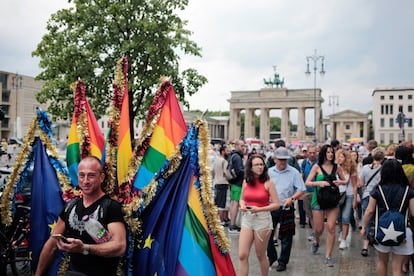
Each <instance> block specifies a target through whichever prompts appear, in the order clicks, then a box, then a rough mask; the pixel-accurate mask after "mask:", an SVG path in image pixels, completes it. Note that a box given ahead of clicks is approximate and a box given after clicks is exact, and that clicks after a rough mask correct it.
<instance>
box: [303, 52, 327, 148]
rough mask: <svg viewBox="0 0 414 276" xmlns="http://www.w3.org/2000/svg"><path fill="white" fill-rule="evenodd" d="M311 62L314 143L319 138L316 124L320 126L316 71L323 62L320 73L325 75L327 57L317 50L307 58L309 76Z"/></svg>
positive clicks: (307, 73)
mask: <svg viewBox="0 0 414 276" xmlns="http://www.w3.org/2000/svg"><path fill="white" fill-rule="evenodd" d="M309 61H313V105H314V106H313V107H314V116H315V118H314V143H316V142H317V140H318V138H317V136H316V135H317V134H316V124H319V123H320V122H319V118H318V119H317V118H316V117H317V114H316V71H317V70H318V61H320V62H321V70H320V71H319V73H320V74H321V76H322V77H323V76H324V75H325V70H324V61H325V56H320V55H318V53H317V50H316V49H315V52H314V54H313V56H307V57H306V62H307V64H306V72H305V74H306V75H307V76H309V75H310V73H311V72H310V70H309Z"/></svg>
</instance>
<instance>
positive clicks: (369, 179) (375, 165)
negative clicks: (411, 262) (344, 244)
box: [358, 147, 385, 257]
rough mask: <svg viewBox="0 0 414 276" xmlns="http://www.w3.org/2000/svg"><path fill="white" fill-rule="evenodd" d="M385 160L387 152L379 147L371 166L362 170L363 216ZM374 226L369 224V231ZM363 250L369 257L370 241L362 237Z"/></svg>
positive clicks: (375, 150) (360, 180) (360, 176)
mask: <svg viewBox="0 0 414 276" xmlns="http://www.w3.org/2000/svg"><path fill="white" fill-rule="evenodd" d="M384 158H385V151H384V149H383V148H382V147H377V148H375V149H374V150H373V151H372V159H373V160H374V161H373V162H372V163H371V164H367V165H364V166H363V167H362V169H361V173H360V175H359V180H358V186H359V187H361V188H362V198H361V201H362V202H361V207H362V216H364V213H365V211H366V209H367V207H368V203H369V199H370V197H369V194H370V193H371V191H372V190H373V189H374V188H375V187H376V186H377V184H378V182H379V180H380V172H381V167H382V163H383V161H384ZM372 226H373V222H370V223H369V224H368V231H367V233H369V232H370V230H371V228H372ZM362 238H363V239H362V249H361V255H362V256H364V257H367V256H368V245H369V241H368V239H367V237H362Z"/></svg>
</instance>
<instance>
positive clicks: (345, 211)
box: [338, 195, 354, 224]
mask: <svg viewBox="0 0 414 276" xmlns="http://www.w3.org/2000/svg"><path fill="white" fill-rule="evenodd" d="M353 201H354V196H353V195H347V196H346V199H345V203H344V204H342V205H341V206H339V214H338V222H342V223H343V224H350V222H351V212H352V210H353V209H352V202H353Z"/></svg>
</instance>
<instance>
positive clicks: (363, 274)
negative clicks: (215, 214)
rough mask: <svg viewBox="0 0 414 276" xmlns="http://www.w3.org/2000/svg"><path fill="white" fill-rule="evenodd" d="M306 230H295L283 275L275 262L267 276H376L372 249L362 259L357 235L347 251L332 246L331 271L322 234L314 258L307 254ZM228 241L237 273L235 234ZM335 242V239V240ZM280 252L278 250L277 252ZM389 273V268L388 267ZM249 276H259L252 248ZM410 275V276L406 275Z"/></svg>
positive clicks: (307, 230)
mask: <svg viewBox="0 0 414 276" xmlns="http://www.w3.org/2000/svg"><path fill="white" fill-rule="evenodd" d="M310 232H311V230H310V229H309V228H305V229H303V228H299V227H298V225H297V226H296V235H295V236H294V241H293V248H292V254H291V257H290V261H289V264H288V265H287V269H286V271H283V272H277V271H276V266H277V262H276V263H275V264H273V266H272V268H271V271H270V272H269V275H295V276H300V275H306V276H309V275H341V276H342V275H352V276H371V275H372V276H374V275H376V258H377V256H376V253H375V249H374V248H373V247H370V248H369V253H368V254H369V255H368V257H363V256H361V254H360V251H361V248H362V247H361V244H362V243H361V237H360V234H359V231H358V232H352V235H351V240H350V247H349V248H347V249H345V250H339V248H338V247H339V242H337V243H336V244H335V247H334V251H333V254H332V259H333V261H334V263H335V266H334V267H327V266H326V265H325V264H324V257H325V255H324V253H325V240H326V236H325V235H326V233H324V234H323V236H322V238H321V243H320V247H319V251H318V254H316V255H313V254H312V253H311V251H310V246H311V242H309V241H308V239H307V238H308V236H309V234H310ZM228 236H229V237H230V240H231V256H232V261H233V264H234V267H235V269H236V271H238V263H239V261H238V238H239V234H233V233H228ZM337 238H338V237H337ZM337 238H336V239H337ZM277 250H278V252H280V251H279V250H280V248H277ZM389 269H390V266H389ZM249 275H254V276H255V275H260V270H259V266H258V262H257V259H256V255H255V254H254V248H252V251H251V254H250V258H249ZM410 275H413V274H410Z"/></svg>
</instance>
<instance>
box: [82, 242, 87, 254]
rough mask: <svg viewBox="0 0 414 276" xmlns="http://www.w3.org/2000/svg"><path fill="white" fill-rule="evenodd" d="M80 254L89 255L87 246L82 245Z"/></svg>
mask: <svg viewBox="0 0 414 276" xmlns="http://www.w3.org/2000/svg"><path fill="white" fill-rule="evenodd" d="M82 254H83V255H85V256H86V255H89V244H84V245H83V252H82Z"/></svg>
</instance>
